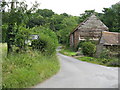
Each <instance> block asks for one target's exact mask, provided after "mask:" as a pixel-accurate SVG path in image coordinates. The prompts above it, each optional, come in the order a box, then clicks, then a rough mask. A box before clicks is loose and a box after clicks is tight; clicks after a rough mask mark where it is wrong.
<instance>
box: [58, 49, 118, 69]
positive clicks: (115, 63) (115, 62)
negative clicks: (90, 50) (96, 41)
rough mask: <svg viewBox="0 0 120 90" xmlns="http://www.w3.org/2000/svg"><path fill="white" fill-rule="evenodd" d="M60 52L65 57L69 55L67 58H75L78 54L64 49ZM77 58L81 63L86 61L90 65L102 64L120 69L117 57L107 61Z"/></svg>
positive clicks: (104, 59)
mask: <svg viewBox="0 0 120 90" xmlns="http://www.w3.org/2000/svg"><path fill="white" fill-rule="evenodd" d="M59 52H60V53H62V54H64V55H67V56H74V55H76V54H77V53H76V52H73V51H71V50H69V49H62V50H61V51H59ZM75 58H76V59H78V60H81V61H86V62H90V63H94V64H100V65H104V66H111V67H120V62H118V58H117V57H113V58H110V59H106V58H95V57H87V56H80V57H79V56H78V57H75Z"/></svg>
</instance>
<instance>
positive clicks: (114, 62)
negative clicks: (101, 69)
mask: <svg viewBox="0 0 120 90" xmlns="http://www.w3.org/2000/svg"><path fill="white" fill-rule="evenodd" d="M107 65H108V66H114V67H120V62H119V61H118V58H113V59H112V60H111V61H109V62H108V63H107Z"/></svg>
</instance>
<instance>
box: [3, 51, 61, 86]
mask: <svg viewBox="0 0 120 90" xmlns="http://www.w3.org/2000/svg"><path fill="white" fill-rule="evenodd" d="M3 52H4V51H3ZM2 66H3V68H2V70H3V73H2V76H3V82H2V86H3V88H29V87H31V86H34V85H36V84H37V83H40V82H43V81H44V80H46V79H48V78H50V77H51V76H52V75H54V74H56V73H57V72H58V70H59V68H60V65H59V61H58V58H57V56H56V55H52V56H45V55H43V54H41V53H40V52H37V51H34V52H33V51H29V52H27V53H21V54H17V53H12V54H10V55H8V57H3V64H2Z"/></svg>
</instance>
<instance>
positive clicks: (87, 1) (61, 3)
mask: <svg viewBox="0 0 120 90" xmlns="http://www.w3.org/2000/svg"><path fill="white" fill-rule="evenodd" d="M18 1H22V0H18ZM26 1H27V3H28V4H29V5H30V2H35V1H37V2H39V3H41V5H40V7H39V8H41V9H45V8H47V9H52V10H53V11H54V12H56V13H58V14H60V13H64V12H66V13H68V14H71V15H76V16H79V14H81V13H83V12H84V11H85V10H93V9H95V11H97V12H102V10H103V8H104V7H106V8H108V7H110V6H111V5H113V4H115V3H117V2H119V0H26Z"/></svg>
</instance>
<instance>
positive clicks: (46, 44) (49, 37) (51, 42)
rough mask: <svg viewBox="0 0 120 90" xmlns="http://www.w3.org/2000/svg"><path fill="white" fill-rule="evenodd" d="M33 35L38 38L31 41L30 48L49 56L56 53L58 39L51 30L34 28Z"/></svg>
mask: <svg viewBox="0 0 120 90" xmlns="http://www.w3.org/2000/svg"><path fill="white" fill-rule="evenodd" d="M33 34H38V35H39V36H40V38H39V39H38V40H33V41H32V47H33V48H34V49H39V50H40V51H41V52H45V54H50V55H51V54H53V53H55V52H56V48H57V46H58V39H57V36H56V34H55V33H54V32H53V31H52V30H50V29H48V28H45V27H35V28H33Z"/></svg>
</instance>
